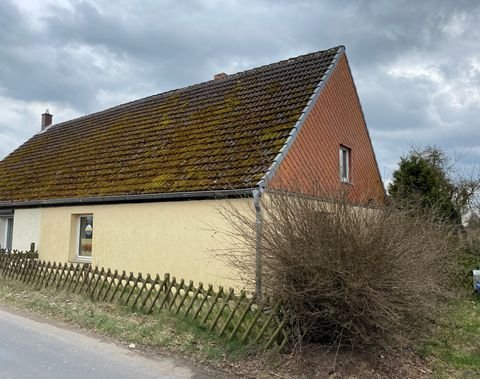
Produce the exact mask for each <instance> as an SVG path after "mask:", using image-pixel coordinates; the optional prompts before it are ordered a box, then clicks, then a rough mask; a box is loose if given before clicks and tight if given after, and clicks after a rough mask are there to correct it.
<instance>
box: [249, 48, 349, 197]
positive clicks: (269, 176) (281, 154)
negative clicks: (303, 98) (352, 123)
mask: <svg viewBox="0 0 480 379" xmlns="http://www.w3.org/2000/svg"><path fill="white" fill-rule="evenodd" d="M344 52H345V47H344V46H338V47H337V53H336V54H335V57H334V58H333V60H332V63H331V64H330V67H329V68H328V69H327V71H326V73H325V74H324V75H323V77H322V78H321V79H320V82H319V83H318V84H317V87H316V88H315V90H314V91H313V93H312V95H311V96H310V99H309V100H308V102H307V105H306V106H305V108H304V109H303V111H302V113H301V114H300V117H299V118H298V120H297V122H296V123H295V125H294V126H293V128H292V130H291V131H290V133H289V134H288V137H287V140H286V141H285V143H284V145H283V146H282V148H281V149H280V151H279V152H278V154H277V156H276V157H275V159H274V160H273V163H272V164H271V165H270V167H269V168H268V170H267V171H266V173H265V175H264V176H263V177H262V179H260V181H259V182H258V183H257V186H258V187H259V188H260V190H261V191H264V190H265V188H266V186H267V183H268V181H269V180H270V179H272V178H273V176H274V175H275V172H276V171H277V169H278V167H280V164H281V163H282V161H283V159H284V158H285V156H286V155H287V153H288V151H289V150H290V147H291V146H292V144H293V142H294V141H295V139H296V137H297V135H298V133H299V132H300V129H302V126H303V124H304V123H305V120H306V119H307V116H308V114H309V113H310V111H311V110H312V109H313V106H314V104H315V102H316V101H317V99H318V97H319V96H320V94H321V93H322V90H323V88H325V86H326V84H327V82H328V80H329V79H330V76H331V75H332V73H333V72H334V71H335V68H336V66H337V64H338V62H339V60H340V58H341V57H342V55H343V54H344Z"/></svg>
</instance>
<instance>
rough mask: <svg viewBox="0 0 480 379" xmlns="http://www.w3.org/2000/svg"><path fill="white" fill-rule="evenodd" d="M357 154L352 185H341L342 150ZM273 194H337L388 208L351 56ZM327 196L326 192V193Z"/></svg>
mask: <svg viewBox="0 0 480 379" xmlns="http://www.w3.org/2000/svg"><path fill="white" fill-rule="evenodd" d="M341 145H343V146H346V147H348V148H350V149H351V160H350V183H348V184H347V183H342V182H341V181H340V172H339V149H340V146H341ZM268 187H269V188H270V189H277V190H288V191H300V192H302V193H306V194H311V195H319V194H322V195H327V196H328V195H331V194H335V193H338V191H339V190H340V191H347V193H348V198H349V200H350V201H352V202H354V203H360V204H362V203H363V204H364V203H368V202H371V201H374V202H376V203H383V202H384V198H385V192H384V188H383V184H382V179H381V177H380V173H379V170H378V166H377V162H376V159H375V155H374V152H373V147H372V144H371V141H370V137H369V134H368V129H367V125H366V123H365V119H364V117H363V113H362V109H361V105H360V101H359V98H358V95H357V91H356V88H355V84H354V82H353V78H352V74H351V72H350V68H349V65H348V61H347V58H346V55H345V54H342V56H340V57H339V60H338V63H337V65H336V67H335V69H334V70H333V72H332V74H331V76H330V77H329V78H328V81H327V83H326V85H325V87H324V88H323V90H322V91H321V92H320V94H319V96H318V98H317V100H316V102H315V103H314V105H313V107H312V108H311V110H310V112H309V113H308V115H307V117H306V119H305V122H304V123H303V125H302V127H301V129H300V131H299V132H298V134H297V135H296V138H295V139H294V141H293V144H292V145H291V147H290V149H289V150H288V151H287V153H286V155H285V157H284V159H283V160H281V161H280V165H279V167H278V168H277V170H276V171H275V173H274V176H273V178H272V179H271V181H270V182H269V183H268ZM320 192H321V193H320Z"/></svg>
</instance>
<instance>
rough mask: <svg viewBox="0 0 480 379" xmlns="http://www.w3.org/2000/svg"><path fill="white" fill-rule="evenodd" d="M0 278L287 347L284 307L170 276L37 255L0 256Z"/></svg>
mask: <svg viewBox="0 0 480 379" xmlns="http://www.w3.org/2000/svg"><path fill="white" fill-rule="evenodd" d="M0 276H1V277H3V278H6V279H14V280H18V281H21V282H23V283H25V284H28V285H30V286H32V287H33V288H35V289H41V288H54V289H57V290H65V291H67V292H71V293H76V294H83V295H86V296H88V297H89V298H90V299H92V300H94V301H102V302H118V303H120V304H122V305H125V306H128V307H130V308H132V309H135V310H137V311H141V312H145V313H153V312H159V311H163V310H169V311H171V312H173V313H174V314H176V315H181V316H183V317H188V318H190V319H192V320H195V321H196V322H197V323H198V324H199V325H200V326H202V327H204V328H206V329H208V330H209V331H211V332H215V333H217V334H218V335H219V336H220V337H224V338H227V339H228V340H233V339H235V340H237V341H239V342H241V343H242V344H256V345H259V344H260V345H263V346H264V347H265V349H270V348H275V349H278V350H281V349H283V347H284V346H285V344H286V343H287V342H288V335H287V333H286V331H285V324H286V318H285V317H282V315H283V314H284V310H283V307H282V306H281V304H280V303H273V302H272V301H270V300H269V299H264V300H263V301H262V302H260V301H257V299H256V298H255V297H249V296H247V294H246V293H245V292H244V291H240V293H239V294H238V293H235V291H234V290H233V289H232V288H230V289H228V290H226V289H224V288H223V287H221V286H220V287H218V288H217V289H214V287H213V286H212V285H208V286H206V288H205V287H204V285H203V284H202V283H199V284H198V286H195V285H194V283H193V282H192V281H189V282H188V283H187V282H186V281H185V280H183V279H181V280H177V279H176V278H175V277H171V276H170V275H169V274H165V275H164V276H163V277H161V276H160V275H158V274H157V275H156V276H155V277H152V276H150V275H149V274H147V275H146V276H145V275H142V274H141V273H138V274H137V275H134V274H133V273H132V272H131V273H130V274H127V273H126V272H125V271H122V272H121V273H120V272H118V271H117V270H114V271H112V270H111V269H104V268H103V267H102V268H98V267H95V268H93V267H91V265H89V264H73V263H71V264H67V263H56V262H54V263H50V262H45V261H41V260H38V254H37V253H33V252H27V253H23V252H0Z"/></svg>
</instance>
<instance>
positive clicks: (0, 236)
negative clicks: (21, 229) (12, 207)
mask: <svg viewBox="0 0 480 379" xmlns="http://www.w3.org/2000/svg"><path fill="white" fill-rule="evenodd" d="M12 240H13V216H4V217H0V249H5V250H12Z"/></svg>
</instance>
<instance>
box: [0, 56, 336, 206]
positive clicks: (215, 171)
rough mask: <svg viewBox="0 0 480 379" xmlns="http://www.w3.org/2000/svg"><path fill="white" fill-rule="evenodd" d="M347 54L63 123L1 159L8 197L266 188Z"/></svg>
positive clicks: (303, 60) (0, 200)
mask: <svg viewBox="0 0 480 379" xmlns="http://www.w3.org/2000/svg"><path fill="white" fill-rule="evenodd" d="M342 52H343V47H336V48H332V49H329V50H325V51H320V52H316V53H312V54H307V55H302V56H299V57H297V58H292V59H288V60H285V61H281V62H278V63H274V64H270V65H266V66H262V67H259V68H255V69H252V70H248V71H244V72H241V73H237V74H233V75H229V76H228V77H226V78H223V79H218V80H211V81H208V82H205V83H201V84H197V85H193V86H190V87H186V88H182V89H178V90H174V91H169V92H166V93H162V94H159V95H154V96H151V97H147V98H144V99H140V100H137V101H133V102H130V103H127V104H123V105H119V106H116V107H113V108H110V109H107V110H105V111H101V112H98V113H94V114H90V115H87V116H84V117H80V118H77V119H74V120H71V121H67V122H63V123H59V124H54V125H52V126H50V127H49V128H48V129H47V130H45V131H43V132H40V133H38V134H36V135H35V136H33V137H32V138H31V139H30V140H28V141H27V142H26V143H24V144H23V145H22V146H20V147H19V148H18V149H16V150H15V151H14V152H13V153H11V154H10V155H9V156H7V157H6V158H5V159H3V160H2V161H1V162H0V205H3V206H5V205H6V204H18V203H25V204H28V203H35V202H39V203H40V204H41V203H42V202H47V203H48V202H49V201H50V202H51V201H57V202H59V203H62V202H67V201H68V200H73V199H77V200H78V199H80V200H81V199H86V198H88V199H94V198H110V197H111V198H118V199H123V198H125V199H127V198H129V197H131V198H134V197H135V196H139V195H141V196H149V195H151V196H155V194H170V196H171V197H182V196H185V194H195V193H199V194H200V193H205V192H215V193H218V192H222V191H234V192H235V191H236V192H241V191H243V190H245V191H247V190H251V189H252V188H255V187H258V186H259V185H261V184H262V180H264V179H265V177H266V175H267V173H268V172H271V171H272V168H273V166H274V162H275V161H276V158H277V157H278V156H279V153H280V152H281V150H282V149H285V148H286V146H287V145H288V144H289V143H290V142H291V140H292V137H291V136H292V135H294V134H295V132H296V127H297V125H298V122H299V120H301V119H302V117H303V115H304V113H305V111H306V109H308V107H309V105H310V103H311V102H312V99H314V98H315V96H317V95H318V92H319V91H320V90H321V88H322V85H323V84H324V83H325V81H326V79H327V78H328V75H330V73H331V71H332V70H333V69H334V66H335V64H336V61H337V60H338V58H339V55H341V54H342ZM289 136H290V138H289Z"/></svg>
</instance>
